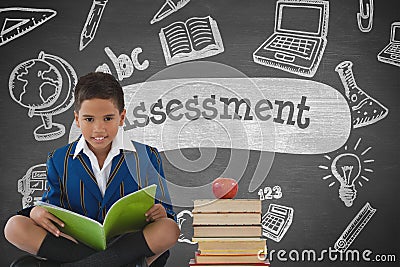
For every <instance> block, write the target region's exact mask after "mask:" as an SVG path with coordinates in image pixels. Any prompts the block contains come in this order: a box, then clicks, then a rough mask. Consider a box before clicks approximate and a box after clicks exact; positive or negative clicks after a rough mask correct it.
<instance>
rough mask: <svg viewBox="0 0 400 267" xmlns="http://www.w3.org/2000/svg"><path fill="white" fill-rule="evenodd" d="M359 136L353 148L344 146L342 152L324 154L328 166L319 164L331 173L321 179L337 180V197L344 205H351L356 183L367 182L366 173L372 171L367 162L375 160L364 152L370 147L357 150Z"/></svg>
mask: <svg viewBox="0 0 400 267" xmlns="http://www.w3.org/2000/svg"><path fill="white" fill-rule="evenodd" d="M360 144H361V138H359V139H358V140H357V142H356V144H355V145H354V147H353V148H351V149H348V146H347V145H346V146H344V152H340V153H338V155H337V156H335V157H333V156H330V155H325V156H324V158H325V159H327V160H329V161H330V165H329V166H325V165H320V166H319V168H320V169H323V170H330V171H331V174H328V175H326V176H324V177H323V178H322V179H323V180H327V179H329V178H332V176H333V177H334V178H336V180H337V181H338V182H339V184H340V186H339V198H340V199H341V200H342V201H343V202H344V204H345V205H346V207H351V206H352V205H353V201H354V199H355V198H356V196H357V190H356V184H358V185H359V186H360V187H362V186H363V183H362V182H363V181H364V182H368V181H369V178H368V177H367V174H366V173H373V172H374V171H373V170H372V169H371V167H370V166H369V164H371V163H374V162H375V160H373V159H370V158H366V154H367V153H368V152H369V151H370V150H371V147H367V148H366V149H363V150H362V152H360V151H359V149H360ZM334 184H335V182H331V183H330V184H329V187H332V186H333V185H334Z"/></svg>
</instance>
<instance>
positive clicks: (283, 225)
mask: <svg viewBox="0 0 400 267" xmlns="http://www.w3.org/2000/svg"><path fill="white" fill-rule="evenodd" d="M292 220H293V209H292V208H289V207H286V206H281V205H277V204H270V205H269V207H268V212H267V213H265V215H264V216H263V218H262V222H261V224H262V228H263V235H264V236H266V237H268V238H271V239H272V240H274V241H276V242H279V241H281V239H282V238H283V236H284V235H285V233H286V231H287V230H288V228H289V227H290V225H291V224H292Z"/></svg>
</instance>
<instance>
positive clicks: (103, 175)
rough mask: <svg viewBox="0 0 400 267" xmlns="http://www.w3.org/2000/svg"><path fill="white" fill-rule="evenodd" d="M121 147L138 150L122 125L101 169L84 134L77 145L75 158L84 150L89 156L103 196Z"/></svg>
mask: <svg viewBox="0 0 400 267" xmlns="http://www.w3.org/2000/svg"><path fill="white" fill-rule="evenodd" d="M120 149H125V150H129V151H136V150H135V147H134V145H133V143H132V142H131V141H130V140H129V138H128V137H126V136H125V134H124V130H123V127H122V126H121V127H119V128H118V133H117V135H116V136H115V138H114V140H113V141H112V144H111V149H110V152H108V155H107V157H106V160H105V161H104V164H103V168H101V169H100V166H99V162H98V160H97V157H96V156H95V154H94V153H93V151H92V150H90V148H89V146H88V145H87V143H86V140H85V138H84V137H83V135H82V136H81V138H80V139H79V141H78V143H77V145H76V147H75V151H74V157H73V159H75V158H76V157H77V155H78V154H79V152H81V151H82V150H83V153H85V154H86V155H87V156H88V157H89V160H90V164H91V165H92V169H93V174H94V176H95V177H96V181H97V184H98V186H99V189H100V192H101V194H102V195H103V196H104V193H105V191H106V187H107V181H108V178H109V177H110V172H111V165H112V164H111V163H112V159H113V158H114V157H115V156H117V155H118V154H119V153H120Z"/></svg>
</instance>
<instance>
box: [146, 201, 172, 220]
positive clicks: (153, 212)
mask: <svg viewBox="0 0 400 267" xmlns="http://www.w3.org/2000/svg"><path fill="white" fill-rule="evenodd" d="M144 215H145V216H146V221H148V222H150V221H155V220H157V219H160V218H166V217H167V212H166V211H165V209H164V207H163V205H161V204H159V203H158V204H154V205H153V207H151V208H150V209H149V210H148V211H147V212H146V213H145V214H144Z"/></svg>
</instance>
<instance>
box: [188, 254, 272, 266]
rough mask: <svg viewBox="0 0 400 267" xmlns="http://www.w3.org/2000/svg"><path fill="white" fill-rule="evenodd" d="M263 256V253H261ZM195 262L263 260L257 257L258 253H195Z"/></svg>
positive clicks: (251, 261)
mask: <svg viewBox="0 0 400 267" xmlns="http://www.w3.org/2000/svg"><path fill="white" fill-rule="evenodd" d="M261 256H263V255H261ZM195 261H196V263H207V264H208V263H246V264H247V263H262V262H264V261H263V260H260V259H259V258H258V254H244V255H203V254H200V253H196V254H195Z"/></svg>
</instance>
